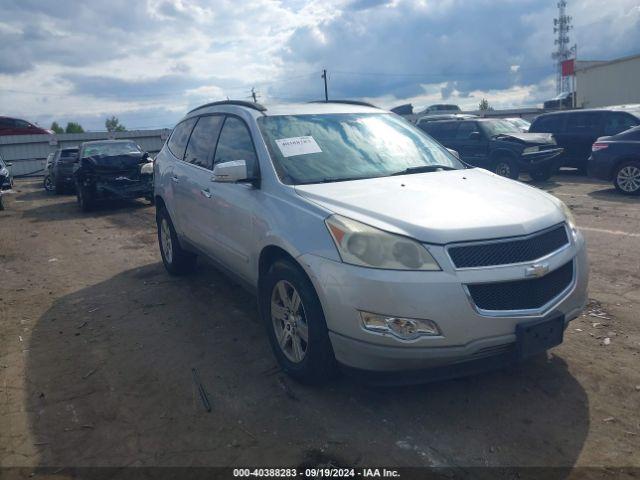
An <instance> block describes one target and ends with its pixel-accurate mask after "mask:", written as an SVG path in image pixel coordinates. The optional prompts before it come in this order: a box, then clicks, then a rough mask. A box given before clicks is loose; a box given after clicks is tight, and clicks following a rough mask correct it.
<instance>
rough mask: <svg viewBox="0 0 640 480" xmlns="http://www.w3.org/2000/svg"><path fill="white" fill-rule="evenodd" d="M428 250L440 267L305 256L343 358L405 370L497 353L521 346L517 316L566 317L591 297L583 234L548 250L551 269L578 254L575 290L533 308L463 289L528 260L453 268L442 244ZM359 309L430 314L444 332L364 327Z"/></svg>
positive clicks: (352, 363)
mask: <svg viewBox="0 0 640 480" xmlns="http://www.w3.org/2000/svg"><path fill="white" fill-rule="evenodd" d="M429 251H430V253H431V254H432V255H433V256H434V258H436V260H437V261H438V263H439V264H440V265H441V266H442V268H443V270H442V271H439V272H413V271H386V270H376V269H368V268H361V267H356V266H351V265H347V264H343V263H339V262H336V261H333V260H329V259H326V258H322V257H318V256H314V255H303V256H301V257H300V259H299V260H300V261H301V263H302V265H303V266H304V268H305V269H306V270H307V272H308V274H309V276H310V278H311V280H312V282H313V283H314V286H315V288H316V291H317V292H318V296H319V297H320V301H321V303H322V306H323V310H324V313H325V317H326V322H327V327H328V329H329V336H330V339H331V342H332V345H333V349H334V353H335V356H336V359H337V360H338V362H339V363H341V364H343V365H345V366H348V367H352V368H355V369H359V370H368V371H402V370H418V369H424V368H433V367H438V366H444V365H453V364H459V363H463V362H468V361H472V360H477V359H482V358H487V357H493V356H498V355H500V354H503V353H505V352H507V351H508V350H510V349H513V348H514V347H515V341H516V334H515V331H516V326H517V325H518V324H519V323H522V322H526V321H531V320H533V319H542V318H552V317H554V316H558V315H562V316H564V319H565V322H566V323H568V322H569V321H571V320H572V319H574V318H576V317H577V316H578V315H579V314H580V312H581V310H582V308H583V307H584V305H585V303H586V300H587V284H588V262H587V256H586V249H585V245H584V239H583V238H582V236H581V235H580V234H578V235H577V237H576V238H572V239H571V244H570V245H569V247H567V248H565V249H562V250H560V251H558V252H556V253H555V254H554V255H552V256H551V257H548V258H545V262H546V263H548V265H549V267H550V271H554V270H555V269H557V268H559V267H560V266H562V265H564V264H566V263H567V262H569V261H571V260H573V261H574V265H575V271H574V278H573V282H572V284H571V288H570V289H569V290H567V291H566V292H564V293H563V294H562V295H560V296H559V297H558V298H557V299H555V300H554V301H553V302H552V303H550V304H549V305H548V306H547V308H546V310H545V311H543V312H536V313H535V314H528V313H524V314H519V313H518V312H512V313H511V316H500V315H495V316H493V315H491V316H490V315H486V314H483V313H481V312H479V311H478V310H477V309H476V308H475V307H474V305H473V303H472V300H471V299H470V298H469V297H468V295H467V293H466V289H465V284H472V283H483V282H500V281H509V280H514V279H523V277H524V270H525V267H526V266H527V265H528V264H527V265H521V264H520V265H506V266H498V267H490V268H477V269H467V270H455V269H454V268H453V266H452V264H451V261H450V260H449V257H448V255H447V253H446V250H445V248H444V247H441V246H429ZM531 263H533V262H531ZM358 311H367V312H373V313H378V314H382V315H390V316H398V317H406V318H422V319H429V320H432V321H434V322H436V323H437V324H438V326H439V328H440V330H441V332H442V335H441V336H434V337H420V338H418V339H416V340H411V341H403V340H399V339H398V338H396V337H394V336H392V335H389V334H382V333H372V332H369V331H367V330H365V329H364V328H363V327H362V325H361V320H360V316H359V313H358Z"/></svg>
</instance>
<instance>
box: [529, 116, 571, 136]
mask: <svg viewBox="0 0 640 480" xmlns="http://www.w3.org/2000/svg"><path fill="white" fill-rule="evenodd" d="M562 120H563V118H562V116H561V115H547V116H546V117H538V118H537V119H535V120H534V121H533V124H532V125H531V128H530V129H529V131H530V132H536V133H558V132H560V130H561V127H562Z"/></svg>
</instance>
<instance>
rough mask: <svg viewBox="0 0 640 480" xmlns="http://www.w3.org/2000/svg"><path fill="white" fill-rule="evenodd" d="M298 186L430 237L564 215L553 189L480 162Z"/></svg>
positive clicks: (366, 219) (487, 231) (349, 212)
mask: <svg viewBox="0 0 640 480" xmlns="http://www.w3.org/2000/svg"><path fill="white" fill-rule="evenodd" d="M295 189H296V192H297V193H298V194H299V195H301V196H302V197H304V198H306V199H307V200H309V201H311V202H314V203H316V204H318V205H320V206H322V207H324V208H326V209H327V210H329V211H330V212H332V213H337V214H339V215H343V216H345V217H349V218H352V219H354V220H358V221H360V222H363V223H366V224H368V225H371V226H374V227H377V228H380V229H382V230H386V231H389V232H394V233H398V234H401V235H406V236H409V237H411V238H415V239H416V240H419V241H422V242H425V243H436V244H446V243H452V242H462V241H469V240H483V239H490V238H501V237H511V236H518V235H527V234H529V233H533V232H536V231H538V230H542V229H544V228H547V227H550V226H553V225H556V224H558V223H561V222H562V221H564V215H563V214H562V212H561V210H560V208H559V207H558V205H557V203H556V202H557V200H555V199H554V197H552V196H551V195H549V194H547V193H545V192H543V191H541V190H538V189H536V188H534V187H529V186H527V185H524V184H522V183H519V182H516V181H513V180H509V179H506V178H503V177H499V176H498V175H495V174H493V173H491V172H488V171H486V170H482V169H479V168H472V169H466V170H452V171H447V172H431V173H423V174H415V175H403V176H397V177H382V178H372V179H367V180H355V181H350V182H336V183H324V184H313V185H298V186H296V187H295Z"/></svg>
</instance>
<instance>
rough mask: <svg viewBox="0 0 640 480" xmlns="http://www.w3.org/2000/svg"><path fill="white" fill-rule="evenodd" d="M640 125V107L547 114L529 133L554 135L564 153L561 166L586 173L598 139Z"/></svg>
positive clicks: (533, 124)
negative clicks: (593, 146) (588, 161)
mask: <svg viewBox="0 0 640 480" xmlns="http://www.w3.org/2000/svg"><path fill="white" fill-rule="evenodd" d="M637 125H640V105H634V106H627V107H624V106H621V107H611V108H598V109H590V110H571V111H563V112H554V113H545V114H543V115H540V116H539V117H537V118H536V119H535V120H534V121H533V123H532V124H531V127H530V128H529V131H530V132H544V133H552V134H553V136H554V137H555V139H556V141H557V142H558V146H560V147H562V148H563V149H564V153H563V154H562V156H561V157H560V158H559V163H560V166H566V167H575V168H578V169H579V170H580V171H581V172H583V173H586V171H587V159H588V158H589V155H590V154H591V146H592V145H593V144H594V143H595V141H596V140H597V139H598V138H599V137H605V136H611V135H617V134H618V133H620V132H624V131H625V130H628V129H629V128H631V127H635V126H637Z"/></svg>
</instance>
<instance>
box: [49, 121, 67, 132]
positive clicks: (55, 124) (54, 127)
mask: <svg viewBox="0 0 640 480" xmlns="http://www.w3.org/2000/svg"><path fill="white" fill-rule="evenodd" d="M51 130H52V131H53V133H64V128H62V127H61V126H60V125H58V122H53V123H52V124H51Z"/></svg>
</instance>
